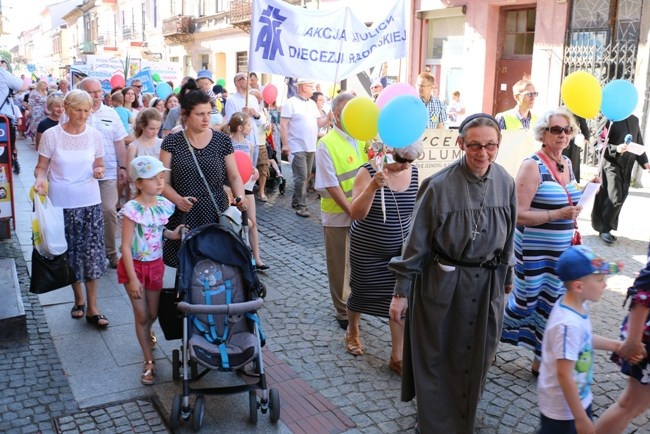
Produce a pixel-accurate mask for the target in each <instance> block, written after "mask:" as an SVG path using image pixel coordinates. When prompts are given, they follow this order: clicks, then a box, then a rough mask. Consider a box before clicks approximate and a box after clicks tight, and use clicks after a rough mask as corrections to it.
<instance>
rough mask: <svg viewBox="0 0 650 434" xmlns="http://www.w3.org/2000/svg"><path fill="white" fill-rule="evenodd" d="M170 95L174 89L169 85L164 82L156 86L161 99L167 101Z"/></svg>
mask: <svg viewBox="0 0 650 434" xmlns="http://www.w3.org/2000/svg"><path fill="white" fill-rule="evenodd" d="M170 93H172V87H171V86H170V85H169V84H167V83H165V82H163V83H158V85H157V86H156V95H158V97H159V98H162V99H165V98H167V97H168V96H169V94H170Z"/></svg>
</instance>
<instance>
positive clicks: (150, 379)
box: [140, 360, 156, 386]
mask: <svg viewBox="0 0 650 434" xmlns="http://www.w3.org/2000/svg"><path fill="white" fill-rule="evenodd" d="M147 365H151V367H150V368H147ZM154 381H156V362H155V361H153V360H145V361H144V370H143V371H142V374H141V375H140V382H141V383H142V384H144V385H145V386H148V385H150V384H153V383H154Z"/></svg>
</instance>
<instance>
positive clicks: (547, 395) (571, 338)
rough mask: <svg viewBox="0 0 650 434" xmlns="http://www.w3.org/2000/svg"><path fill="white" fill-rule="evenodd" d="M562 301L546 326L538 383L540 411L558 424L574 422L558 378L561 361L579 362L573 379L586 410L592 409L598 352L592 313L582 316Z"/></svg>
mask: <svg viewBox="0 0 650 434" xmlns="http://www.w3.org/2000/svg"><path fill="white" fill-rule="evenodd" d="M563 302H564V297H562V298H560V299H559V300H558V301H557V303H555V306H553V310H551V315H550V316H549V318H548V321H547V322H546V329H545V330H544V338H543V340H542V364H541V367H540V370H539V379H538V380H537V398H538V400H539V411H540V412H541V413H542V414H544V416H546V417H548V418H551V419H555V420H573V419H574V417H573V413H571V409H570V408H569V405H568V404H567V402H566V398H565V397H564V394H563V393H562V388H561V387H560V383H559V381H558V378H557V360H559V359H566V360H575V361H576V363H575V367H574V370H573V379H574V380H575V383H576V385H577V387H578V394H579V395H580V399H581V400H582V407H583V408H585V409H586V408H587V407H589V405H591V401H592V393H591V383H592V382H593V359H594V349H593V343H592V340H593V339H592V329H591V320H590V319H589V313H588V311H587V310H586V309H587V308H586V306H585V314H584V315H581V314H580V313H578V312H576V311H575V310H573V309H572V308H570V307H568V306H566V305H564V304H563Z"/></svg>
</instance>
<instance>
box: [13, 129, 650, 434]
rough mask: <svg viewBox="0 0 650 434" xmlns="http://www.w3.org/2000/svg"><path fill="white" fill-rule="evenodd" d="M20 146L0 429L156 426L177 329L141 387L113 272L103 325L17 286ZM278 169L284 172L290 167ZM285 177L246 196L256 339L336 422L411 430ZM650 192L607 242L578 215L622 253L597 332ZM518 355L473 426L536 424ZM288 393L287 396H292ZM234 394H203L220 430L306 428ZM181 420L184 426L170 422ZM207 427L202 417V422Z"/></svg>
mask: <svg viewBox="0 0 650 434" xmlns="http://www.w3.org/2000/svg"><path fill="white" fill-rule="evenodd" d="M19 149H20V153H21V162H22V163H23V173H22V174H21V175H20V177H19V180H20V183H19V184H20V185H18V187H17V188H16V187H15V190H14V195H15V197H16V200H17V222H18V227H17V231H16V234H17V235H16V236H15V237H14V239H12V240H5V241H3V242H0V257H13V258H16V264H17V268H18V273H19V278H20V281H21V284H22V286H23V289H24V290H25V292H24V294H23V301H24V303H25V308H26V311H27V313H28V329H29V339H28V341H26V342H20V343H16V342H13V343H0V372H1V374H0V390H3V391H4V393H3V396H2V397H0V432H11V433H14V432H15V433H23V432H66V433H67V432H69V433H72V432H84V433H86V432H107V433H108V432H126V431H134V432H159V431H160V432H162V431H167V430H168V429H167V427H166V425H165V423H166V419H167V418H168V414H169V407H170V405H171V400H170V396H171V395H173V394H174V393H177V391H178V388H179V385H178V384H176V383H174V382H172V381H171V363H170V361H169V360H170V354H171V350H172V349H173V348H176V347H177V345H178V342H164V339H162V337H161V339H160V340H161V341H163V342H161V344H160V348H159V350H157V355H156V357H157V365H156V366H157V368H158V369H159V376H160V382H159V384H157V385H156V386H154V387H143V386H141V385H140V384H139V381H138V372H139V370H140V367H141V362H140V361H139V359H140V357H141V356H140V355H139V349H138V346H137V342H136V341H135V336H134V334H133V331H132V327H133V325H132V324H133V318H132V313H131V310H130V306H129V304H128V299H126V298H125V296H124V294H123V291H121V288H120V287H119V286H118V285H117V283H116V279H115V273H114V271H111V273H112V274H111V273H109V276H107V277H106V278H104V279H102V281H101V282H100V291H101V292H102V296H101V297H102V299H101V300H100V306H102V308H103V309H104V310H105V312H106V314H107V316H108V317H109V319H110V320H111V327H109V328H108V329H107V330H105V331H102V332H99V331H96V330H94V329H91V328H89V327H88V326H87V325H86V324H85V322H84V323H83V324H82V322H81V321H73V320H71V319H70V317H69V313H68V312H69V309H70V305H71V301H72V298H71V294H70V291H69V289H62V290H59V291H54V292H53V293H50V294H46V295H44V296H40V297H38V296H34V295H32V294H28V293H27V292H26V290H27V288H28V287H29V275H28V272H27V270H28V268H29V262H28V259H29V255H30V254H31V241H30V240H29V236H30V227H29V218H30V217H29V214H30V211H31V206H30V205H29V203H28V201H27V199H26V197H27V192H28V189H29V186H31V183H32V182H33V177H32V175H31V170H32V168H33V167H34V164H35V162H36V153H35V152H34V150H33V148H30V147H29V145H28V144H26V143H25V142H24V141H23V142H21V143H20V148H19ZM287 172H289V173H287ZM285 173H287V175H288V176H290V170H285ZM288 187H289V189H288V190H287V193H286V195H285V196H279V195H277V193H276V194H273V195H270V199H269V201H268V202H267V203H261V202H257V206H258V223H259V227H260V240H261V241H260V245H261V249H262V258H263V259H264V261H265V262H266V263H267V264H269V265H270V266H271V270H269V272H267V273H266V274H265V275H264V276H263V277H262V279H263V281H264V283H265V284H266V285H267V287H268V290H269V295H268V297H267V298H266V300H265V305H264V307H263V309H262V310H261V311H260V316H261V318H262V321H263V325H264V328H265V332H266V335H267V340H268V344H267V350H268V351H271V352H272V354H273V356H274V357H275V358H277V360H278V361H279V362H280V363H284V364H286V365H287V366H288V368H289V369H290V370H291V371H292V372H294V373H295V374H296V375H297V376H298V377H299V378H300V379H301V380H303V381H304V382H306V384H307V385H308V386H309V387H310V388H312V389H313V390H315V391H317V392H319V393H320V395H322V396H323V397H324V398H326V400H327V401H329V402H330V403H332V404H333V406H334V407H335V408H336V409H337V410H339V411H341V412H342V413H343V415H344V416H346V417H348V418H349V419H350V420H351V421H352V425H350V426H352V427H351V428H350V427H348V429H346V430H345V432H349V433H397V432H412V427H413V426H414V425H415V405H414V403H412V402H411V403H403V402H400V401H399V390H400V381H399V378H398V377H397V376H396V375H394V374H393V373H392V372H391V371H389V370H388V366H387V362H388V358H389V347H390V337H389V332H388V325H387V323H386V321H384V320H381V319H377V318H371V317H363V319H362V324H361V331H362V336H361V338H362V340H363V342H364V344H365V345H366V347H367V349H366V353H365V354H364V355H363V356H361V357H357V358H355V357H353V356H351V355H349V354H347V353H346V352H345V349H344V345H343V331H342V330H341V329H340V328H339V327H338V324H337V323H336V321H335V319H334V311H333V308H332V306H331V301H330V298H329V290H328V287H327V275H326V269H325V261H324V253H323V241H322V230H321V227H320V220H319V212H318V208H319V207H318V202H317V200H318V199H317V197H316V196H315V195H311V196H310V200H311V202H312V204H311V205H310V211H311V212H312V217H310V218H308V219H303V218H300V217H298V216H296V215H295V214H294V211H293V210H292V209H291V207H290V200H291V192H292V190H291V188H292V184H291V182H289V183H288ZM649 198H650V190H648V189H645V190H643V189H633V190H632V191H631V194H630V196H629V197H628V199H627V201H626V203H625V206H624V208H623V213H622V214H621V221H620V230H619V231H618V232H616V235H618V236H619V241H618V242H617V243H616V244H614V245H613V246H608V245H605V244H603V243H602V242H601V241H600V240H599V239H598V237H597V234H595V233H594V232H593V231H592V230H591V229H590V226H589V213H590V210H588V209H586V210H585V211H583V213H582V215H581V217H580V218H579V219H578V222H579V225H580V229H581V232H582V234H583V237H584V241H585V244H587V245H589V246H591V247H592V248H594V250H595V251H596V252H598V253H599V254H601V255H603V256H604V257H605V258H607V259H611V260H621V261H623V262H624V264H625V267H626V268H625V270H624V272H623V273H622V274H621V275H618V276H614V277H611V278H610V279H608V290H607V291H606V294H605V296H604V297H603V299H602V300H601V301H600V302H599V303H597V304H593V305H592V307H591V312H592V319H593V323H594V331H595V332H596V333H599V334H602V335H605V336H608V337H616V336H617V334H618V325H619V323H620V320H621V319H622V318H623V316H624V314H625V309H624V308H622V307H621V304H622V301H623V298H624V294H625V290H626V288H627V287H628V286H629V284H630V283H631V281H632V278H633V277H634V275H635V273H636V272H637V271H638V270H639V269H640V268H641V267H642V265H643V264H644V261H645V256H644V255H645V252H646V248H647V243H648V240H649V239H650V225H649V224H648V223H647V217H646V216H647V212H648V209H650V208H649V206H648V204H649V201H648V199H649ZM25 258H26V259H27V261H26V260H25ZM166 279H168V280H169V276H166ZM159 336H162V335H161V334H160V333H159ZM74 339H77V341H75V340H74ZM75 342H76V343H75ZM94 345H100V346H99V347H97V348H100V349H101V351H105V353H102V354H104V355H102V356H101V357H99V356H97V354H93V351H95V350H93V351H88V348H95V347H94ZM530 357H531V355H530V353H529V352H528V351H524V350H521V349H518V348H514V347H511V346H508V345H501V347H500V348H499V352H498V356H497V362H496V363H495V365H494V366H493V368H492V369H491V370H490V373H489V377H488V383H487V385H486V390H485V394H484V396H483V400H482V401H481V403H480V406H479V421H478V428H477V432H479V433H486V434H487V433H530V432H534V430H535V428H536V426H537V418H538V412H537V410H536V395H535V382H534V380H533V378H532V375H531V374H530V373H529V372H528V368H529V364H530ZM109 362H110V363H109ZM109 366H110V368H109ZM596 366H597V368H596V373H595V381H596V384H595V387H594V396H595V400H594V412H595V414H596V416H598V415H599V414H601V413H602V411H603V410H604V409H605V408H606V407H607V406H609V405H610V404H611V403H612V402H613V401H614V400H615V399H616V398H617V397H618V395H619V393H620V391H621V390H622V389H623V387H624V385H625V378H624V377H623V376H622V375H621V374H620V373H619V372H618V371H617V369H616V366H615V365H614V364H612V363H611V362H609V361H608V357H607V354H603V353H599V354H598V355H597V358H596ZM296 395H297V396H294V397H293V398H300V396H299V393H296ZM241 401H242V398H241V395H238V396H237V398H236V399H235V397H234V396H233V397H223V399H222V398H220V397H217V398H215V399H211V400H210V401H209V402H208V403H206V408H207V407H208V406H209V407H210V408H211V409H214V411H213V414H214V415H215V417H218V418H220V422H222V425H218V426H219V427H220V429H219V431H221V432H310V431H309V430H307V429H306V427H305V428H302V429H301V428H300V427H298V428H296V427H295V426H292V429H289V428H288V427H287V424H285V423H281V424H280V425H279V426H278V427H272V426H271V425H270V424H269V423H268V420H267V419H265V418H261V419H260V422H258V426H257V427H254V426H251V425H249V424H248V423H247V422H246V421H245V419H246V417H245V416H244V417H243V418H242V415H241V413H242V411H244V415H247V405H245V403H243V405H242V402H241ZM242 408H243V410H242ZM263 419H264V420H263ZM283 420H286V419H284V415H283ZM647 426H650V421H649V420H648V414H645V415H643V416H641V417H639V418H637V419H636V420H635V421H634V424H633V426H631V427H630V428H629V429H628V430H627V431H626V432H628V433H631V432H638V433H641V432H649V430H648V429H647V428H646V427H647ZM189 429H190V428H189V426H187V425H182V429H181V432H189ZM205 431H206V432H211V431H212V430H210V429H208V427H206V429H205ZM215 431H216V429H215ZM340 431H341V430H338V432H340Z"/></svg>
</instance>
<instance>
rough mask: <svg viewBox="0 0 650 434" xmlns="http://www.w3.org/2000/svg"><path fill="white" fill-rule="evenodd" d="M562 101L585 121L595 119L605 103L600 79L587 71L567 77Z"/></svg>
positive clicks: (564, 82)
mask: <svg viewBox="0 0 650 434" xmlns="http://www.w3.org/2000/svg"><path fill="white" fill-rule="evenodd" d="M561 93H562V99H563V100H564V104H566V106H567V107H568V108H569V110H571V111H572V112H573V113H574V114H576V115H578V116H581V117H583V118H585V119H591V118H595V117H596V116H597V115H598V112H599V111H600V105H601V103H602V101H603V90H602V88H601V87H600V83H598V79H597V78H596V77H594V76H593V75H591V74H589V73H588V72H585V71H576V72H572V73H571V74H569V75H567V77H566V78H565V79H564V81H563V82H562V87H561Z"/></svg>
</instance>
